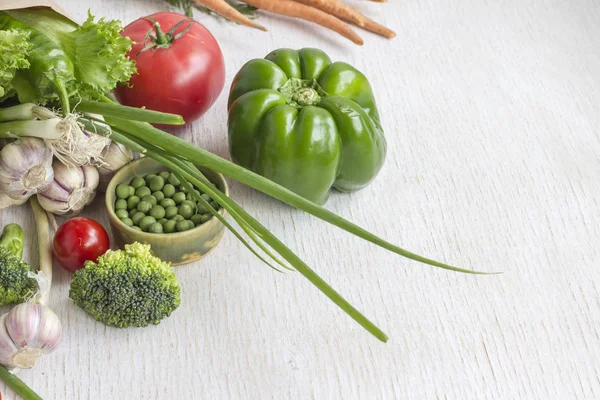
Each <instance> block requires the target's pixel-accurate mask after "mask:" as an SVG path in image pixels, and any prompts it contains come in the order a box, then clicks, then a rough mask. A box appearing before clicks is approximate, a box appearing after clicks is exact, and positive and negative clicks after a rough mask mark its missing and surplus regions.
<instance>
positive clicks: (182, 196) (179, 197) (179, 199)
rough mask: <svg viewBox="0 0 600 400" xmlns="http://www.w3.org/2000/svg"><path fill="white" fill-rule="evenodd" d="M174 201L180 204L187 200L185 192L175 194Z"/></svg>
mask: <svg viewBox="0 0 600 400" xmlns="http://www.w3.org/2000/svg"><path fill="white" fill-rule="evenodd" d="M173 201H174V202H175V204H177V205H179V204H181V203H183V202H184V201H185V193H182V192H178V193H175V194H174V195H173Z"/></svg>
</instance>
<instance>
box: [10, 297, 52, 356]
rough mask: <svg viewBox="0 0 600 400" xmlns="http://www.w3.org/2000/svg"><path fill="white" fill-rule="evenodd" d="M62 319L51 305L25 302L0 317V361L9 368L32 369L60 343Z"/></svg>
mask: <svg viewBox="0 0 600 400" xmlns="http://www.w3.org/2000/svg"><path fill="white" fill-rule="evenodd" d="M61 336H62V326H61V324H60V320H59V319H58V317H57V316H56V314H54V312H53V311H52V310H51V309H49V308H48V307H46V306H44V305H42V304H39V303H29V302H26V303H22V304H19V305H17V306H15V307H13V309H12V310H10V311H9V312H8V314H4V315H3V316H2V317H0V364H2V365H4V366H5V367H8V368H32V367H33V366H34V365H35V364H36V362H37V360H38V359H39V358H40V357H41V356H43V355H44V354H48V353H51V352H52V351H53V350H54V349H55V348H56V347H57V346H58V344H59V343H60V339H61Z"/></svg>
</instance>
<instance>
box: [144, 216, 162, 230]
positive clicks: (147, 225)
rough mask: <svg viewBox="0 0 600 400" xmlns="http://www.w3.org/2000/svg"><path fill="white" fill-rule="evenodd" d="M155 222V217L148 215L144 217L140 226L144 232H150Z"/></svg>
mask: <svg viewBox="0 0 600 400" xmlns="http://www.w3.org/2000/svg"><path fill="white" fill-rule="evenodd" d="M155 222H156V219H155V218H154V217H152V216H150V215H147V216H145V217H144V218H142V220H141V221H140V228H142V230H143V231H144V232H148V229H149V228H150V225H152V224H153V223H155ZM159 225H160V224H159Z"/></svg>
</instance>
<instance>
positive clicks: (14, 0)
mask: <svg viewBox="0 0 600 400" xmlns="http://www.w3.org/2000/svg"><path fill="white" fill-rule="evenodd" d="M22 8H48V9H51V10H53V11H55V12H57V13H59V14H61V15H63V16H64V17H67V18H69V19H70V20H71V21H73V20H72V19H71V18H70V17H69V15H68V14H67V12H66V11H65V10H63V9H62V8H61V7H60V6H59V5H58V4H57V3H56V2H55V1H53V0H2V1H1V4H0V11H2V10H15V9H22ZM73 22H75V21H73Z"/></svg>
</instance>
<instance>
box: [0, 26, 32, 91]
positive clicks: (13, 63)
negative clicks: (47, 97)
mask: <svg viewBox="0 0 600 400" xmlns="http://www.w3.org/2000/svg"><path fill="white" fill-rule="evenodd" d="M31 46H32V45H31V43H29V32H23V31H20V30H16V29H10V30H0V101H1V100H2V99H3V98H5V97H8V96H9V94H10V93H11V92H12V89H13V88H12V85H11V82H12V80H13V79H14V77H15V74H16V72H17V70H19V69H26V68H29V61H28V60H27V54H28V53H29V50H31Z"/></svg>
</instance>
